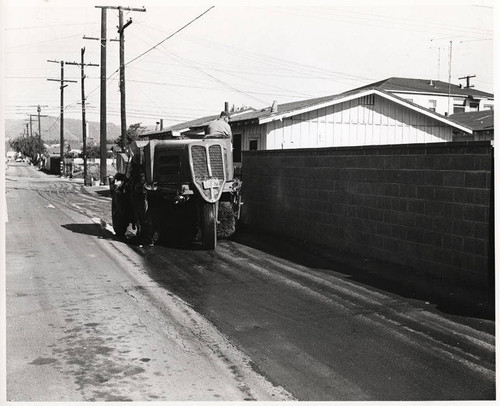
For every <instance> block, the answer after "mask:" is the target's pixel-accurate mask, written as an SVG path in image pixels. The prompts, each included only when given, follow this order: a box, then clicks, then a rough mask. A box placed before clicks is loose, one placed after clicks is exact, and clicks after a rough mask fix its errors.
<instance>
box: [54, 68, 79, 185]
mask: <svg viewBox="0 0 500 406" xmlns="http://www.w3.org/2000/svg"><path fill="white" fill-rule="evenodd" d="M47 62H53V63H59V64H61V79H47V80H49V81H53V82H59V83H60V89H61V115H60V122H59V124H60V137H59V138H60V140H59V141H60V143H61V145H60V148H59V155H60V157H61V176H62V175H63V174H64V88H65V87H66V86H68V85H65V84H64V83H66V82H68V83H76V80H66V79H64V61H51V60H47Z"/></svg>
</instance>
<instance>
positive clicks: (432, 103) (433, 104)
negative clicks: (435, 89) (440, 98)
mask: <svg viewBox="0 0 500 406" xmlns="http://www.w3.org/2000/svg"><path fill="white" fill-rule="evenodd" d="M436 105H437V100H429V110H431V111H436Z"/></svg>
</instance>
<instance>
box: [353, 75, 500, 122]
mask: <svg viewBox="0 0 500 406" xmlns="http://www.w3.org/2000/svg"><path fill="white" fill-rule="evenodd" d="M368 88H373V89H379V90H384V91H386V92H389V93H392V94H395V95H397V96H399V97H402V98H403V99H406V100H408V101H410V102H412V103H415V104H418V105H420V106H422V107H426V108H428V109H429V110H432V111H435V112H436V113H439V114H442V115H451V114H456V113H469V112H474V111H482V110H493V107H494V98H493V94H491V93H487V92H483V91H481V90H477V89H475V88H473V87H463V86H462V85H454V84H450V85H449V84H448V83H447V82H441V81H439V80H432V79H429V80H426V79H409V78H395V77H392V78H388V79H384V80H381V81H380V82H375V83H372V84H369V85H366V86H363V87H360V88H358V89H356V90H363V89H368ZM448 103H449V110H450V111H449V112H448Z"/></svg>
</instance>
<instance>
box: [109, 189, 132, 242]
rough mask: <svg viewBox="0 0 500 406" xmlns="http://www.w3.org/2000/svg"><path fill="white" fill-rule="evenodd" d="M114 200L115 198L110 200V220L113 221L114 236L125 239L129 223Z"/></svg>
mask: <svg viewBox="0 0 500 406" xmlns="http://www.w3.org/2000/svg"><path fill="white" fill-rule="evenodd" d="M116 199H117V198H116V197H115V196H113V198H112V199H111V219H112V220H113V229H114V230H115V234H116V236H117V237H119V238H123V237H125V233H126V231H127V228H128V223H129V221H128V219H127V218H126V217H125V216H124V215H123V213H122V212H121V210H120V208H119V205H118V202H117V201H116Z"/></svg>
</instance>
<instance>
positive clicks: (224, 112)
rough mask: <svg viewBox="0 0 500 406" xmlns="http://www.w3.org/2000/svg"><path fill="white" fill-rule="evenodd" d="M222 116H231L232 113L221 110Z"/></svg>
mask: <svg viewBox="0 0 500 406" xmlns="http://www.w3.org/2000/svg"><path fill="white" fill-rule="evenodd" d="M220 116H221V117H230V115H229V113H228V112H227V111H221V113H220Z"/></svg>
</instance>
